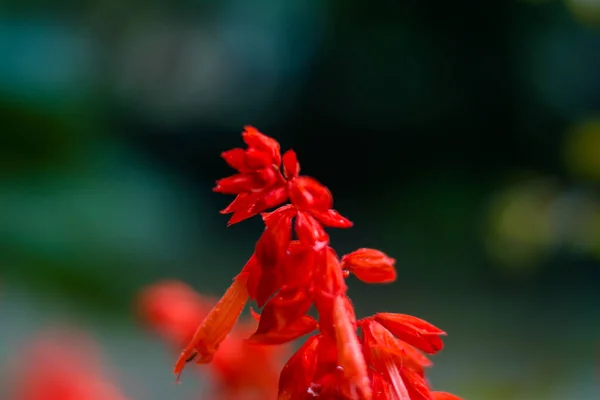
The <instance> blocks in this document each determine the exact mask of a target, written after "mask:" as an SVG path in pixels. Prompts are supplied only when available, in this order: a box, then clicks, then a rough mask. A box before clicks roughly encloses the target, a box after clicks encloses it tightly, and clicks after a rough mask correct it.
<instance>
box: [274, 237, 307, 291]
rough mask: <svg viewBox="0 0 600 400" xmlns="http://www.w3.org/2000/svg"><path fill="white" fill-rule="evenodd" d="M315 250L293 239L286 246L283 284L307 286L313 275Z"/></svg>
mask: <svg viewBox="0 0 600 400" xmlns="http://www.w3.org/2000/svg"><path fill="white" fill-rule="evenodd" d="M314 264H315V252H314V251H313V250H312V248H310V247H308V246H306V245H305V244H302V243H300V242H299V241H297V240H294V241H292V242H291V243H290V246H289V247H288V255H287V257H286V258H285V262H284V264H283V268H282V279H283V282H282V283H283V284H286V285H294V286H308V283H309V282H310V281H311V280H312V277H313V266H314Z"/></svg>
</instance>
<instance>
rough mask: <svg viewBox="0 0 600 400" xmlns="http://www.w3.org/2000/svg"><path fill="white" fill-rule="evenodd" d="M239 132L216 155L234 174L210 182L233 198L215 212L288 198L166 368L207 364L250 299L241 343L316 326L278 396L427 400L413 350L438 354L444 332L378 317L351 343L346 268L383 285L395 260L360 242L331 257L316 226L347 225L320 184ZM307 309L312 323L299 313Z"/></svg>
mask: <svg viewBox="0 0 600 400" xmlns="http://www.w3.org/2000/svg"><path fill="white" fill-rule="evenodd" d="M243 138H244V141H245V142H246V144H247V145H248V148H247V149H234V150H230V151H227V152H225V153H223V158H224V159H225V161H227V163H228V164H229V165H230V166H232V167H233V168H235V169H236V170H237V171H238V173H237V174H236V175H233V176H231V177H228V178H224V179H221V180H220V181H218V182H217V186H216V188H215V191H217V192H221V193H227V194H236V195H237V197H236V198H235V200H234V201H233V202H232V203H231V204H230V205H229V206H228V207H227V208H226V209H225V210H223V213H233V216H232V218H231V220H230V221H229V224H233V223H237V222H240V221H242V220H243V219H246V218H249V217H251V216H253V215H256V214H257V213H259V212H263V211H265V210H267V209H269V208H272V207H276V206H279V205H281V204H282V203H284V202H286V201H287V200H289V202H290V203H289V204H287V205H283V206H281V207H279V208H278V209H276V210H275V211H272V212H270V213H263V215H262V217H263V222H264V224H265V230H264V232H263V233H262V235H261V237H260V238H259V239H258V242H257V244H256V247H255V251H254V254H253V255H252V256H251V257H250V259H249V260H248V262H247V263H246V265H245V266H244V268H243V269H242V272H241V273H240V274H239V275H238V276H237V277H236V279H235V280H234V284H233V285H232V286H231V287H230V288H229V289H228V291H227V292H226V293H225V295H224V296H223V298H222V299H221V300H220V301H219V302H218V303H217V305H216V306H215V308H213V309H212V310H211V311H210V312H209V313H208V315H207V316H206V318H205V319H204V320H203V322H202V323H201V324H200V327H199V328H198V330H197V332H196V334H195V335H194V336H193V338H192V340H191V342H190V343H189V344H188V346H187V347H186V349H185V350H184V351H183V353H182V354H181V356H180V358H179V360H178V361H177V364H176V366H175V372H176V373H177V374H179V373H180V372H181V370H182V369H183V367H184V365H185V363H186V362H187V361H190V360H191V359H193V358H196V360H197V362H199V363H206V362H209V361H210V360H211V358H212V357H213V356H214V355H215V352H216V349H217V347H218V346H219V345H220V344H221V343H222V342H223V341H224V340H225V338H226V337H227V335H228V334H229V332H230V331H231V329H232V328H233V325H234V323H235V321H236V320H237V318H238V316H239V314H240V312H241V310H242V308H243V307H244V305H245V303H246V301H247V300H248V299H250V300H255V301H256V303H257V305H258V306H259V307H264V308H263V310H262V313H261V314H255V316H256V318H258V319H259V324H258V328H257V330H256V331H255V332H254V334H253V335H251V336H250V339H249V342H250V343H260V344H282V343H286V342H289V341H291V340H294V339H297V338H299V337H301V336H303V335H306V334H308V333H311V332H313V331H315V330H317V329H318V331H319V332H318V333H317V334H316V335H315V336H313V337H311V338H310V339H309V340H308V341H307V342H306V343H305V345H304V346H302V347H301V348H300V349H299V350H298V352H297V353H296V354H295V355H294V356H292V358H291V359H290V360H289V361H288V363H287V364H286V366H285V368H284V370H283V372H282V374H281V377H280V381H279V399H289V400H292V399H299V400H300V399H312V398H314V397H319V398H320V399H350V400H371V399H378V400H384V399H392V398H395V399H400V400H411V399H412V400H415V399H420V400H432V396H433V394H432V392H431V391H430V389H429V387H428V385H427V382H426V380H425V376H424V375H425V370H424V368H425V367H428V366H430V364H431V363H430V361H429V359H427V357H425V356H424V355H423V354H422V353H420V352H419V350H421V351H424V352H427V353H435V352H437V351H439V350H441V349H442V347H443V343H442V340H441V339H440V336H441V335H445V333H444V332H443V331H441V330H440V329H438V328H436V327H435V326H433V325H431V324H429V323H427V322H425V321H423V320H421V319H418V318H416V317H412V316H409V315H402V314H390V313H378V314H376V315H375V316H373V317H370V318H366V319H364V320H361V321H359V325H360V326H361V327H362V339H361V338H360V337H359V336H358V334H357V322H356V319H355V315H354V307H353V306H352V303H351V302H350V300H349V298H348V297H347V291H348V287H347V286H346V283H345V278H346V277H347V276H348V275H349V274H354V275H356V277H357V278H358V279H360V280H362V281H364V282H367V283H387V282H392V281H394V280H395V279H396V270H395V268H394V264H395V260H394V259H393V258H391V257H389V256H387V255H386V254H384V253H382V252H381V251H378V250H374V249H365V248H363V249H359V250H356V251H354V252H352V253H350V254H347V255H345V256H344V257H342V259H341V260H340V259H339V258H338V256H337V255H336V253H335V251H334V250H333V249H332V248H331V247H330V238H329V235H328V234H327V232H326V231H325V228H326V227H338V228H349V227H351V226H352V222H350V221H349V220H348V219H346V218H345V217H343V216H341V215H340V214H339V213H338V212H337V211H335V210H334V209H333V196H332V194H331V192H330V191H329V189H328V188H327V187H325V186H324V185H323V184H322V183H320V182H319V181H317V180H316V179H314V178H312V177H308V176H302V175H300V164H299V162H298V159H297V157H296V153H295V152H293V151H292V150H290V151H288V152H286V153H285V154H284V155H283V157H281V156H280V148H279V144H278V143H277V142H276V141H275V140H273V139H271V138H269V137H267V136H265V135H263V134H261V133H260V132H258V131H257V130H256V129H254V128H250V127H246V131H245V132H244V133H243ZM294 235H295V238H294ZM313 305H314V306H315V309H316V311H317V313H318V323H317V320H315V319H314V318H313V317H311V316H310V315H309V311H310V310H311V308H312V307H313ZM413 346H414V347H413ZM417 349H419V350H417ZM216 354H218V353H216Z"/></svg>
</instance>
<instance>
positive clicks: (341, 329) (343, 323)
mask: <svg viewBox="0 0 600 400" xmlns="http://www.w3.org/2000/svg"><path fill="white" fill-rule="evenodd" d="M333 319H334V321H335V326H334V329H335V339H336V346H337V350H338V363H339V365H340V366H341V367H342V369H343V374H344V378H345V382H344V383H345V385H344V387H342V391H343V392H344V393H345V394H346V395H347V396H349V397H350V398H357V399H364V400H370V399H371V398H372V394H373V392H372V389H371V382H370V381H369V375H368V371H367V364H366V362H365V359H364V356H363V353H362V349H361V346H360V343H359V341H358V337H357V336H356V328H355V326H354V325H353V324H352V323H351V321H350V316H349V315H348V309H347V304H346V303H345V301H344V298H343V297H342V296H338V297H336V299H335V300H334V302H333Z"/></svg>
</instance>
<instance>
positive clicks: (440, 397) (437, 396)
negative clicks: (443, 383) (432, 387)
mask: <svg viewBox="0 0 600 400" xmlns="http://www.w3.org/2000/svg"><path fill="white" fill-rule="evenodd" d="M431 396H432V397H433V399H434V400H462V398H460V397H458V396H456V395H453V394H452V393H448V392H431Z"/></svg>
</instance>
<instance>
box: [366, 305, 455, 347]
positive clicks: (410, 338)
mask: <svg viewBox="0 0 600 400" xmlns="http://www.w3.org/2000/svg"><path fill="white" fill-rule="evenodd" d="M374 318H375V320H376V321H377V322H379V323H380V324H381V325H383V326H385V328H386V329H388V330H389V331H390V332H392V333H393V334H394V335H395V336H396V337H398V338H399V339H401V340H404V341H405V342H406V343H408V344H411V345H413V346H415V347H416V348H418V349H419V350H422V351H424V352H426V353H430V354H434V353H437V352H438V351H440V350H441V349H442V348H443V347H444V343H443V342H442V339H441V338H440V335H445V334H446V333H445V332H444V331H442V330H440V329H439V328H437V327H436V326H434V325H432V324H430V323H429V322H427V321H424V320H422V319H420V318H417V317H413V316H412V315H405V314H393V313H377V314H375V316H374Z"/></svg>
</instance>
